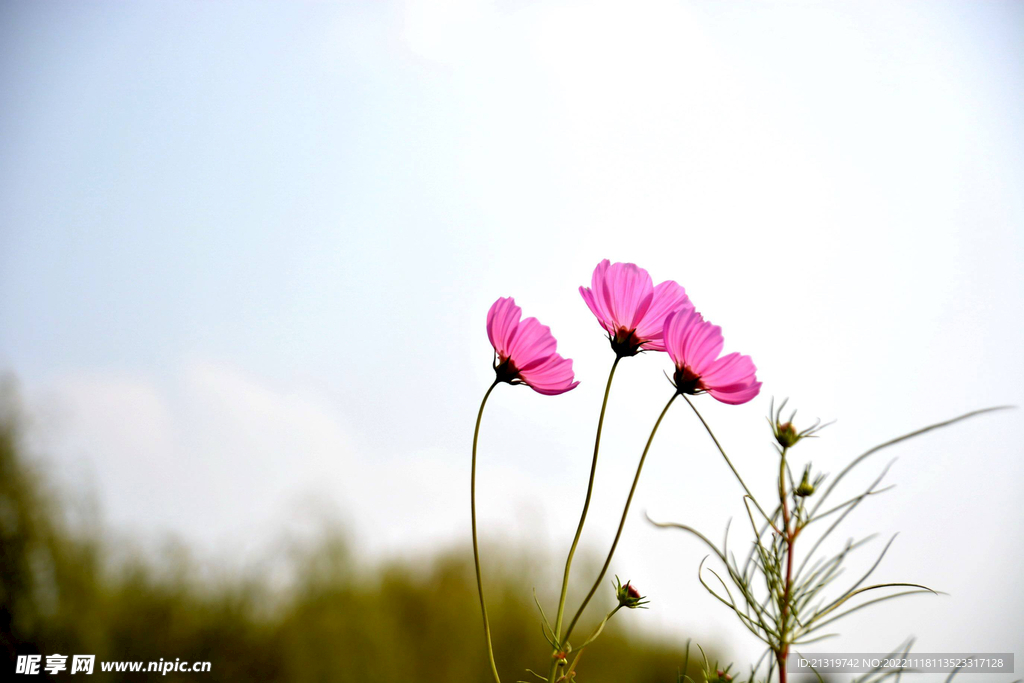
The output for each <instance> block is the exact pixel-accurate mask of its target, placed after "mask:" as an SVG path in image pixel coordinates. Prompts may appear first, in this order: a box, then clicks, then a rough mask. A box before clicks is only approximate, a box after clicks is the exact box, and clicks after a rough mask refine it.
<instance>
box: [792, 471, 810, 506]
mask: <svg viewBox="0 0 1024 683" xmlns="http://www.w3.org/2000/svg"><path fill="white" fill-rule="evenodd" d="M794 493H795V494H796V495H798V496H800V497H801V498H806V497H807V496H811V495H814V484H812V483H811V466H810V465H807V467H805V468H804V476H803V479H801V480H800V485H799V486H797V487H796V491H794Z"/></svg>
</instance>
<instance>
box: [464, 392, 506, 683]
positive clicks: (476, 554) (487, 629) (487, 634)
mask: <svg viewBox="0 0 1024 683" xmlns="http://www.w3.org/2000/svg"><path fill="white" fill-rule="evenodd" d="M496 386H498V380H494V384H492V385H491V386H490V387H489V388H488V389H487V393H485V394H484V400H482V401H480V411H479V412H478V413H477V414H476V428H475V429H474V430H473V467H472V473H471V474H470V479H469V507H470V513H471V516H472V519H473V564H474V565H475V566H476V590H477V592H478V593H479V594H480V612H481V613H482V614H483V617H484V638H485V639H486V640H487V656H488V658H489V659H490V662H491V673H492V674H494V681H495V683H501V679H500V678H499V677H498V667H497V666H495V664H494V649H493V648H492V647H491V625H490V623H489V622H488V620H487V605H486V604H485V603H484V585H483V581H482V580H481V579H480V548H479V544H478V542H477V540H476V444H477V441H478V440H479V438H480V420H481V419H482V418H483V416H484V406H485V405H487V397H489V396H490V395H491V392H492V391H494V387H496Z"/></svg>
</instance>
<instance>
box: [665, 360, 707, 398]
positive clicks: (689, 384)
mask: <svg viewBox="0 0 1024 683" xmlns="http://www.w3.org/2000/svg"><path fill="white" fill-rule="evenodd" d="M672 383H673V384H675V385H676V389H677V390H678V391H679V393H680V394H690V395H694V394H699V393H701V392H703V391H704V385H703V384H701V381H700V377H698V376H697V375H695V374H693V371H692V370H690V368H688V367H685V366H683V368H681V369H677V370H676V373H675V374H674V375H673V376H672Z"/></svg>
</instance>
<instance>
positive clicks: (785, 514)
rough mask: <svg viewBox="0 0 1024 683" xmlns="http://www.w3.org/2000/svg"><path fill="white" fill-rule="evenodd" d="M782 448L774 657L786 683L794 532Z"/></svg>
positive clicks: (786, 449) (781, 681) (780, 677)
mask: <svg viewBox="0 0 1024 683" xmlns="http://www.w3.org/2000/svg"><path fill="white" fill-rule="evenodd" d="M788 450H789V449H788V448H783V449H782V458H781V460H780V462H779V504H780V505H781V506H782V529H783V535H782V540H783V542H784V543H785V544H786V582H785V584H784V588H783V593H782V605H781V607H780V614H781V617H780V619H779V636H780V637H779V650H778V652H777V653H776V658H777V659H778V662H779V683H786V663H787V662H786V660H787V658H788V657H789V630H788V626H789V598H790V591H791V590H792V586H793V540H794V538H795V533H794V532H793V531H792V530H791V529H790V528H789V497H788V495H787V494H786V453H787V451H788Z"/></svg>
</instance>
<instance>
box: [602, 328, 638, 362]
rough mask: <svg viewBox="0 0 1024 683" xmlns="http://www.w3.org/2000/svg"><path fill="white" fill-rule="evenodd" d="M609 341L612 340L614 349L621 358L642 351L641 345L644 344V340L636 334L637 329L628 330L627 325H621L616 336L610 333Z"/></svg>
mask: <svg viewBox="0 0 1024 683" xmlns="http://www.w3.org/2000/svg"><path fill="white" fill-rule="evenodd" d="M608 341H610V342H611V344H612V350H613V351H615V355H617V356H618V357H619V358H625V357H628V356H635V355H636V354H638V353H640V350H641V349H640V345H641V344H643V341H641V340H640V338H639V337H637V336H636V330H627V329H626V328H625V327H620V328H619V331H618V332H616V333H615V336H614V337H612V336H611V335H609V336H608Z"/></svg>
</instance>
